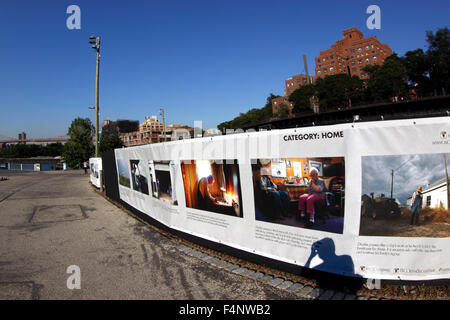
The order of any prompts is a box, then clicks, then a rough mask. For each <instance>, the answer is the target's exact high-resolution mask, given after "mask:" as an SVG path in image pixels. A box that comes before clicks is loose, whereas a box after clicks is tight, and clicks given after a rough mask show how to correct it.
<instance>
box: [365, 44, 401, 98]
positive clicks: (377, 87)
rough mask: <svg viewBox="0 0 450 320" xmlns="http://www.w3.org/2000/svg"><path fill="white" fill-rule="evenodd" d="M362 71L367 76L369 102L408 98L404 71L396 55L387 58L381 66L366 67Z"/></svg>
mask: <svg viewBox="0 0 450 320" xmlns="http://www.w3.org/2000/svg"><path fill="white" fill-rule="evenodd" d="M364 71H366V72H367V73H368V74H369V80H368V81H367V95H368V99H369V100H372V101H386V100H388V99H391V98H394V97H398V98H402V97H409V88H408V83H407V77H406V69H405V67H404V65H403V62H402V59H400V58H399V57H398V56H397V54H395V53H394V54H392V55H391V56H389V57H387V58H386V59H385V60H384V64H383V66H381V67H380V66H379V65H372V66H366V67H365V68H364Z"/></svg>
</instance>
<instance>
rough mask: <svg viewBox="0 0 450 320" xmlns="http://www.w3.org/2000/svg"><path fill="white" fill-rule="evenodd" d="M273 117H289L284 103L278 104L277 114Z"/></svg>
mask: <svg viewBox="0 0 450 320" xmlns="http://www.w3.org/2000/svg"><path fill="white" fill-rule="evenodd" d="M275 116H276V117H277V118H279V119H283V118H286V117H288V116H289V107H288V106H287V105H286V104H284V103H282V104H280V106H279V107H278V112H277V114H276V115H275Z"/></svg>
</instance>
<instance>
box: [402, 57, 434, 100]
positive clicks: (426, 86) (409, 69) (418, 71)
mask: <svg viewBox="0 0 450 320" xmlns="http://www.w3.org/2000/svg"><path fill="white" fill-rule="evenodd" d="M402 62H403V65H404V66H405V69H406V75H407V77H408V81H409V84H410V86H411V87H412V88H414V89H415V91H416V93H417V94H418V95H419V96H420V97H424V96H429V95H432V94H433V83H432V82H431V79H430V77H429V72H430V67H431V63H430V60H429V59H428V57H427V55H426V53H425V52H424V51H423V50H422V49H417V50H413V51H408V52H406V53H405V56H404V57H403V58H402Z"/></svg>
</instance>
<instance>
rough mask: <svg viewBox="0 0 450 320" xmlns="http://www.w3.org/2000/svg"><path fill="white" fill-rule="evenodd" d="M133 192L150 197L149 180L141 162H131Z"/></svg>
mask: <svg viewBox="0 0 450 320" xmlns="http://www.w3.org/2000/svg"><path fill="white" fill-rule="evenodd" d="M130 168H131V181H132V184H133V190H136V191H139V192H141V193H143V194H146V195H148V180H147V177H146V176H145V168H144V167H143V165H142V161H141V160H130Z"/></svg>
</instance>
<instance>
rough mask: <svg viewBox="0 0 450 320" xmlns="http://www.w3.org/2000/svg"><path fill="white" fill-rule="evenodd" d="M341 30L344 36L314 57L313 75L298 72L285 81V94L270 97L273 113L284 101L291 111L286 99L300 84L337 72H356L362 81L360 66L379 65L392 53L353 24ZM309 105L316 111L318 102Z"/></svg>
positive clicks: (290, 104) (290, 105) (365, 77)
mask: <svg viewBox="0 0 450 320" xmlns="http://www.w3.org/2000/svg"><path fill="white" fill-rule="evenodd" d="M342 33H343V35H344V39H342V40H338V41H336V43H335V44H333V45H332V46H331V48H330V49H327V50H324V51H321V52H320V55H319V56H318V57H316V58H315V59H314V61H315V64H316V68H315V73H316V74H315V76H312V77H311V76H308V75H305V74H297V75H295V76H292V77H291V78H289V79H287V80H286V81H285V87H284V97H279V98H276V99H273V100H272V114H273V115H276V114H277V113H278V111H279V108H280V105H281V104H283V103H284V104H286V105H287V106H288V107H289V113H291V112H292V108H293V105H292V103H291V102H289V100H288V99H289V96H290V95H291V94H292V93H293V92H294V91H295V90H297V89H298V88H300V87H301V86H304V85H306V84H309V83H314V82H315V80H316V79H318V78H324V77H325V76H327V75H334V74H340V73H346V74H348V75H350V76H354V75H356V76H358V77H359V78H361V79H363V80H364V79H367V78H368V75H367V74H366V73H365V72H364V71H363V68H364V67H365V66H367V65H374V64H378V65H380V66H381V65H382V64H383V63H384V59H386V58H387V57H389V56H390V55H391V54H392V50H391V48H390V47H389V46H388V45H387V44H382V43H381V42H380V41H379V40H378V39H377V38H375V37H368V38H364V36H363V34H362V32H361V31H360V30H358V29H357V28H356V27H352V28H350V29H346V30H344V31H342ZM305 63H306V62H305ZM305 67H306V65H305ZM311 108H312V109H313V110H314V111H315V112H317V110H318V109H317V108H318V101H315V102H314V103H312V107H311Z"/></svg>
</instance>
